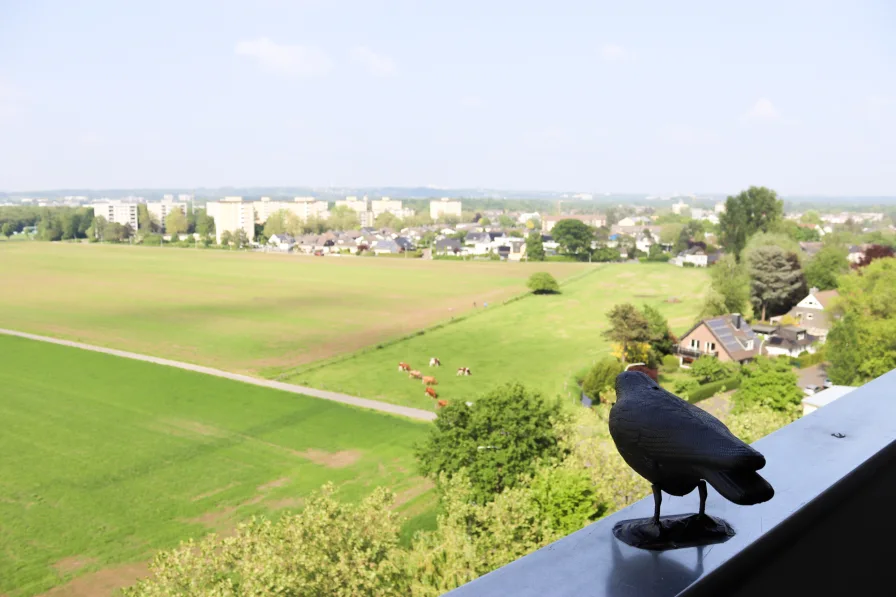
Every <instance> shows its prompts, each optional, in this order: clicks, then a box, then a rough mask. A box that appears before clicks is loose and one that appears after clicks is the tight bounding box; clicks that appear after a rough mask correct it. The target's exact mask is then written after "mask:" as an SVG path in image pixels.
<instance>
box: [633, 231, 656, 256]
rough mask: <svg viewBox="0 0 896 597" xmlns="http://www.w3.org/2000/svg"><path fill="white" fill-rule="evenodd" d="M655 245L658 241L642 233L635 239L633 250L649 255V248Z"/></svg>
mask: <svg viewBox="0 0 896 597" xmlns="http://www.w3.org/2000/svg"><path fill="white" fill-rule="evenodd" d="M655 244H658V241H657V240H656V239H655V238H654V237H653V236H652V235H650V234H644V233H643V232H642V233H641V234H639V235H638V236H636V237H635V248H636V249H638V250H639V251H643V252H644V253H649V252H650V247H652V246H653V245H655Z"/></svg>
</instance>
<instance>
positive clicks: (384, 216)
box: [373, 211, 402, 230]
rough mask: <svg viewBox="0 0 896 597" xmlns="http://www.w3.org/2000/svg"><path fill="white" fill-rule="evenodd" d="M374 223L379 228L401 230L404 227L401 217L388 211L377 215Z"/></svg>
mask: <svg viewBox="0 0 896 597" xmlns="http://www.w3.org/2000/svg"><path fill="white" fill-rule="evenodd" d="M373 225H374V226H376V227H377V228H392V229H393V230H400V229H401V227H402V221H401V218H399V217H398V216H396V215H395V214H393V213H389V212H388V211H386V212H383V213H381V214H380V215H378V216H377V217H376V220H374V221H373Z"/></svg>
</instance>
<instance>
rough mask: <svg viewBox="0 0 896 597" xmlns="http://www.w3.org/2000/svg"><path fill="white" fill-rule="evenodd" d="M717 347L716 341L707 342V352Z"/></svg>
mask: <svg viewBox="0 0 896 597" xmlns="http://www.w3.org/2000/svg"><path fill="white" fill-rule="evenodd" d="M715 349H716V343H715V342H707V343H706V352H714V351H715Z"/></svg>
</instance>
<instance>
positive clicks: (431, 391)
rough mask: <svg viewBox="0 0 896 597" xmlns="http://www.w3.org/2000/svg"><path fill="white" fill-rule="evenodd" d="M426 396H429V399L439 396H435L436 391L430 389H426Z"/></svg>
mask: <svg viewBox="0 0 896 597" xmlns="http://www.w3.org/2000/svg"><path fill="white" fill-rule="evenodd" d="M426 395H427V396H429V397H430V398H438V397H439V395H438V394H436V391H435V390H434V389H432V388H426Z"/></svg>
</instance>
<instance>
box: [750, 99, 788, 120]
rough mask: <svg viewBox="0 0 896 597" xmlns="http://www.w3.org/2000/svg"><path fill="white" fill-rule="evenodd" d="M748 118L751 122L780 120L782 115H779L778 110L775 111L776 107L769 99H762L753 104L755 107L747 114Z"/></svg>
mask: <svg viewBox="0 0 896 597" xmlns="http://www.w3.org/2000/svg"><path fill="white" fill-rule="evenodd" d="M745 116H746V117H747V118H749V119H750V120H780V119H781V115H780V114H778V110H776V109H775V105H774V104H772V102H771V100H769V99H768V98H764V97H761V98H759V99H758V100H756V103H755V104H753V107H752V108H750V110H749V111H748V112H747V113H746V114H745Z"/></svg>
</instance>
